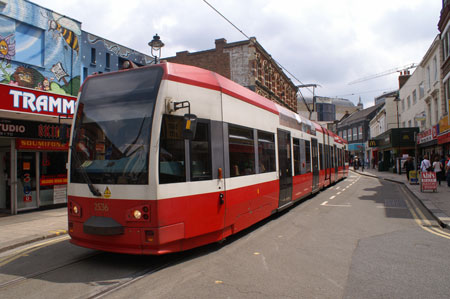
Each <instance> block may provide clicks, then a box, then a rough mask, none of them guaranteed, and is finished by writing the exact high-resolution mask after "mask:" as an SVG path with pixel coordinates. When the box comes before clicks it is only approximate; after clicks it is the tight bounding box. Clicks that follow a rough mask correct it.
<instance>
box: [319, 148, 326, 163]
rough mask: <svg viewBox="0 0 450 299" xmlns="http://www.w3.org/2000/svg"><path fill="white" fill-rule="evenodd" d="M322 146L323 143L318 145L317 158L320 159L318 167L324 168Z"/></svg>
mask: <svg viewBox="0 0 450 299" xmlns="http://www.w3.org/2000/svg"><path fill="white" fill-rule="evenodd" d="M323 147H324V145H323V144H321V145H319V160H320V169H324V167H323V166H324V163H323V162H324V158H325V156H324V155H323Z"/></svg>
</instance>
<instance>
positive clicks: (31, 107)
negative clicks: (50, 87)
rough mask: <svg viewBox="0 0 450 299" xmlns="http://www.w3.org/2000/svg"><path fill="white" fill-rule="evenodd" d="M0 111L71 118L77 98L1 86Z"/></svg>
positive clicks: (12, 86) (13, 86)
mask: <svg viewBox="0 0 450 299" xmlns="http://www.w3.org/2000/svg"><path fill="white" fill-rule="evenodd" d="M0 98H1V99H2V100H1V101H0V109H1V110H9V111H15V112H26V113H32V114H42V115H52V116H59V115H65V116H70V115H73V114H74V112H75V103H76V100H77V98H76V97H72V96H68V95H59V94H54V93H48V92H44V91H41V90H36V89H30V88H23V87H19V86H15V85H8V84H0Z"/></svg>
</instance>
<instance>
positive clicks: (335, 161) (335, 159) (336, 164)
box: [333, 145, 339, 182]
mask: <svg viewBox="0 0 450 299" xmlns="http://www.w3.org/2000/svg"><path fill="white" fill-rule="evenodd" d="M333 164H334V173H335V177H334V181H335V182H336V181H337V179H338V174H339V152H338V149H337V147H336V145H333Z"/></svg>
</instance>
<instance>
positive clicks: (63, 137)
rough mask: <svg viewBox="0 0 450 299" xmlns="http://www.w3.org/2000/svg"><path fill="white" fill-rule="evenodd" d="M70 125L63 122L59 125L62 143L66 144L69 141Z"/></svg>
mask: <svg viewBox="0 0 450 299" xmlns="http://www.w3.org/2000/svg"><path fill="white" fill-rule="evenodd" d="M68 132H69V126H68V125H66V124H62V125H61V126H60V127H59V141H60V142H61V143H62V144H66V143H67V142H68V141H69V133H68Z"/></svg>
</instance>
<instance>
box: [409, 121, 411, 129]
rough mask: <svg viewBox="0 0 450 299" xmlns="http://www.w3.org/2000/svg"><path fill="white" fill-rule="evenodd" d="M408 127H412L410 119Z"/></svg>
mask: <svg viewBox="0 0 450 299" xmlns="http://www.w3.org/2000/svg"><path fill="white" fill-rule="evenodd" d="M408 128H411V120H408Z"/></svg>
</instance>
